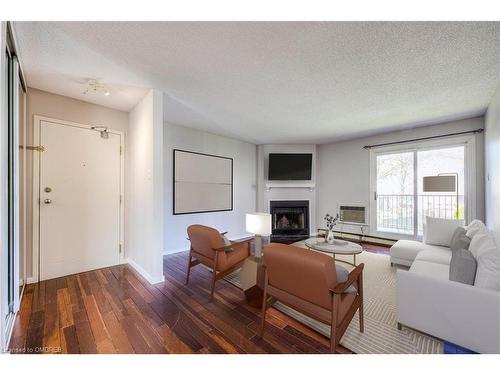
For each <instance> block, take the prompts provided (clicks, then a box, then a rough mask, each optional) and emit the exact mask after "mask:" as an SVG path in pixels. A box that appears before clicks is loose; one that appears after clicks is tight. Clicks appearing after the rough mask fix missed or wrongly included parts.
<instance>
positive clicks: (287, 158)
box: [268, 154, 312, 181]
mask: <svg viewBox="0 0 500 375" xmlns="http://www.w3.org/2000/svg"><path fill="white" fill-rule="evenodd" d="M311 169H312V154H269V173H268V179H269V180H271V181H272V180H310V179H311Z"/></svg>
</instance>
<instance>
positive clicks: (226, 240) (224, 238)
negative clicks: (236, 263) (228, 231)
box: [221, 235, 234, 252]
mask: <svg viewBox="0 0 500 375" xmlns="http://www.w3.org/2000/svg"><path fill="white" fill-rule="evenodd" d="M221 237H222V241H224V246H231V241H230V240H229V238H227V237H226V236H225V235H221ZM230 251H234V249H233V248H231V247H230V248H229V249H226V252H230Z"/></svg>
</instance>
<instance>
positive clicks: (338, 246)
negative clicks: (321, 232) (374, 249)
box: [305, 237, 363, 267]
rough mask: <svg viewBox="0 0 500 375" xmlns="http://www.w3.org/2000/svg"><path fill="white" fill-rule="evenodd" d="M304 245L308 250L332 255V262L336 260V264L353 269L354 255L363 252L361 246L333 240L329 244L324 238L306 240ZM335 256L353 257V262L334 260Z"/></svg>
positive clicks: (354, 264)
mask: <svg viewBox="0 0 500 375" xmlns="http://www.w3.org/2000/svg"><path fill="white" fill-rule="evenodd" d="M305 244H306V246H307V247H308V248H309V249H313V250H316V251H321V252H323V253H328V254H332V256H333V260H334V261H335V260H336V261H337V262H343V263H347V264H350V265H351V266H355V267H356V254H361V253H362V252H363V248H362V247H361V245H358V244H357V243H354V242H350V241H344V240H334V241H333V243H331V244H330V243H327V242H325V239H324V238H321V237H312V238H309V239H307V240H306V241H305ZM335 254H338V255H352V256H353V257H354V261H353V262H352V263H350V262H347V261H345V260H341V259H335Z"/></svg>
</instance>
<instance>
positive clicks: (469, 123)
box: [317, 117, 484, 233]
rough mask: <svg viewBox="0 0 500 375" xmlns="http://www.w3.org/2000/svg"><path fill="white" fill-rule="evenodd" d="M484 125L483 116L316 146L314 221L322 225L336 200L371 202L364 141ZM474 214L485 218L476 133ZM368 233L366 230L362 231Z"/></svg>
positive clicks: (481, 143) (479, 141)
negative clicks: (316, 169)
mask: <svg viewBox="0 0 500 375" xmlns="http://www.w3.org/2000/svg"><path fill="white" fill-rule="evenodd" d="M483 127H484V118H483V117H476V118H472V119H466V120H460V121H452V122H448V123H444V124H439V125H432V126H426V127H420V128H416V129H412V130H405V131H400V132H392V133H387V134H381V135H377V136H372V137H366V138H359V139H354V140H350V141H344V142H338V143H332V144H326V145H319V146H318V176H317V185H318V212H317V220H318V221H317V222H318V225H319V226H320V227H322V226H324V222H323V217H324V215H325V213H327V212H329V213H335V212H337V211H338V204H339V203H344V204H363V205H368V204H369V202H370V165H369V164H370V163H369V161H370V152H369V150H365V149H363V146H365V145H371V144H379V143H386V142H394V141H400V140H405V139H413V138H421V137H427V136H433V135H440V134H449V133H457V132H462V131H467V130H473V129H478V128H483ZM476 180H477V185H476V217H477V218H478V219H481V220H484V182H483V181H484V137H483V134H478V135H476ZM342 229H343V230H345V231H348V232H355V233H359V232H360V229H359V227H355V226H348V225H344V226H343V228H342ZM365 233H367V232H365Z"/></svg>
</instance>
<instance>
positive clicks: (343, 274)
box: [335, 264, 356, 293]
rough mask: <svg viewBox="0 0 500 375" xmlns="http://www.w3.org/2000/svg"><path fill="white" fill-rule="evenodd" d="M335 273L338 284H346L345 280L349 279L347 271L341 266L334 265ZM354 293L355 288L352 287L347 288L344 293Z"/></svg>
mask: <svg viewBox="0 0 500 375" xmlns="http://www.w3.org/2000/svg"><path fill="white" fill-rule="evenodd" d="M335 272H336V273H337V282H338V283H343V282H346V281H347V279H348V278H349V271H347V270H346V269H345V268H344V267H342V266H341V265H338V264H335ZM354 292H356V288H355V287H354V285H351V286H349V288H347V289H346V290H345V293H354Z"/></svg>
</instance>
